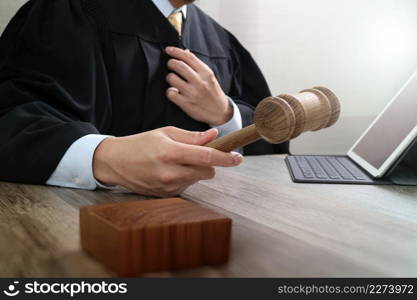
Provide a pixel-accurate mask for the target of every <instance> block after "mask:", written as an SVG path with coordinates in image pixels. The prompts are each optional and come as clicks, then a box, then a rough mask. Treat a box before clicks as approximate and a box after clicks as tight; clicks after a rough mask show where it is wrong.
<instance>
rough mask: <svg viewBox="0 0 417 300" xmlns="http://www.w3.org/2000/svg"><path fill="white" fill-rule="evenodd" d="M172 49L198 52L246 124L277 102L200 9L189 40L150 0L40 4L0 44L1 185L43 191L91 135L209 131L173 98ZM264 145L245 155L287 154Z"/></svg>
mask: <svg viewBox="0 0 417 300" xmlns="http://www.w3.org/2000/svg"><path fill="white" fill-rule="evenodd" d="M167 46H175V47H181V48H184V49H190V51H191V52H193V53H194V54H195V55H196V56H197V57H198V58H199V59H200V60H202V61H203V62H204V63H205V64H207V65H208V66H209V67H210V68H211V69H212V70H213V72H214V74H215V76H216V78H217V80H218V82H219V84H220V86H221V88H222V89H223V91H224V92H225V94H226V95H228V96H229V97H231V98H232V99H233V100H234V101H235V103H236V104H237V105H238V107H239V110H240V113H241V115H242V120H243V125H244V126H246V125H249V124H251V123H252V119H253V113H254V107H256V105H257V104H258V102H259V101H260V100H262V99H263V98H265V97H267V96H270V91H269V88H268V86H267V83H266V81H265V79H264V77H263V75H262V73H261V71H260V70H259V68H258V66H257V65H256V63H255V62H254V60H253V59H252V57H251V56H250V54H249V53H248V52H247V51H246V50H245V49H244V48H243V47H242V46H241V44H240V43H239V42H238V40H237V39H236V38H235V37H234V36H233V35H232V34H230V33H229V32H228V31H226V30H225V29H224V28H222V27H221V26H220V25H219V24H217V23H216V22H215V21H214V20H213V19H211V18H210V17H208V16H207V15H206V14H205V13H204V12H202V11H201V10H200V9H199V8H197V7H196V6H195V5H192V4H191V5H188V12H187V19H186V22H185V24H184V28H183V34H182V37H181V38H180V36H179V35H178V33H177V31H176V30H175V29H174V28H173V26H171V24H170V23H169V22H168V21H167V19H166V18H165V17H164V16H163V15H162V14H161V13H160V12H159V10H158V9H157V8H156V7H155V6H154V4H153V3H152V1H151V0H118V1H116V0H100V1H92V0H53V1H52V0H32V1H29V2H28V3H27V4H26V5H24V7H22V8H21V9H20V11H19V12H18V13H17V15H16V16H15V17H14V18H13V20H12V21H11V22H10V24H9V25H8V27H7V28H6V30H5V32H4V33H3V35H2V37H1V39H0V180H5V181H14V182H23V183H35V184H44V183H45V182H46V181H47V180H48V178H49V177H50V175H51V174H52V173H53V172H54V170H55V169H56V167H57V165H58V163H59V162H60V160H61V158H62V157H63V155H64V154H65V152H66V150H67V149H68V148H69V147H70V146H71V144H72V143H74V142H75V141H76V140H78V139H79V138H81V137H83V136H85V135H88V134H107V135H113V136H126V135H131V134H136V133H140V132H144V131H149V130H153V129H156V128H160V127H164V126H175V127H179V128H182V129H186V130H191V131H204V130H207V129H208V128H209V126H208V125H207V124H203V123H200V122H197V121H195V120H193V119H192V118H190V117H189V116H188V115H187V114H185V113H184V112H183V111H182V110H181V109H180V108H179V107H178V106H176V105H175V104H173V103H172V102H171V101H169V100H168V99H167V97H166V90H167V88H168V87H169V86H168V84H167V82H166V80H165V78H166V75H167V74H168V72H169V71H168V69H167V66H166V64H167V61H168V59H169V58H168V56H167V55H166V54H165V51H164V49H165V48H166V47H167ZM286 152H288V143H285V144H282V145H269V144H267V143H265V142H258V143H255V144H253V145H251V146H248V147H246V148H245V149H244V153H245V154H246V155H257V154H270V153H286Z"/></svg>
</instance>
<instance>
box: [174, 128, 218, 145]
mask: <svg viewBox="0 0 417 300" xmlns="http://www.w3.org/2000/svg"><path fill="white" fill-rule="evenodd" d="M167 134H168V136H169V137H170V138H171V139H173V140H174V141H176V142H179V143H183V144H189V145H196V146H203V145H206V144H208V143H210V142H211V141H213V140H214V139H216V137H217V135H218V134H219V132H218V131H217V129H215V128H213V129H210V130H207V131H204V132H198V131H187V130H183V129H179V128H174V127H169V128H167Z"/></svg>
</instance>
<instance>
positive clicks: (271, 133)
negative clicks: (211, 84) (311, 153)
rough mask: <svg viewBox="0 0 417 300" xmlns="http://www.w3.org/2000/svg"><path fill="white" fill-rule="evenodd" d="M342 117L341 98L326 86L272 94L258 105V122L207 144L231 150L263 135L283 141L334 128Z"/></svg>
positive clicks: (275, 140)
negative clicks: (292, 92) (309, 132)
mask: <svg viewBox="0 0 417 300" xmlns="http://www.w3.org/2000/svg"><path fill="white" fill-rule="evenodd" d="M339 116H340V102H339V99H338V98H337V96H336V95H335V94H334V93H333V92H332V91H331V90H329V89H327V88H325V87H315V88H313V89H308V90H304V91H302V92H300V93H299V94H296V95H288V94H283V95H279V96H278V97H269V98H266V99H264V100H262V102H260V103H259V105H258V106H257V108H256V110H255V124H253V125H250V126H248V127H246V128H243V129H241V130H239V131H236V132H233V133H231V134H229V135H226V136H223V137H221V138H219V139H217V140H214V141H213V142H211V143H209V144H207V145H206V146H207V147H210V148H214V149H217V150H220V151H224V152H230V151H233V150H235V149H238V148H241V147H244V146H247V145H249V144H251V143H254V142H256V141H257V140H259V139H261V138H262V139H264V140H265V141H267V142H269V143H271V144H280V143H283V142H286V141H289V140H291V139H294V138H296V137H298V136H299V135H300V134H301V133H303V132H305V131H317V130H320V129H323V128H328V127H331V126H332V125H334V124H335V123H336V122H337V120H338V119H339Z"/></svg>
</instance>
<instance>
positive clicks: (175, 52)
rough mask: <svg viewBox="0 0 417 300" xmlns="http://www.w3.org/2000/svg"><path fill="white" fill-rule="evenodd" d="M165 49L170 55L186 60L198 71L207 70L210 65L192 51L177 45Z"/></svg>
mask: <svg viewBox="0 0 417 300" xmlns="http://www.w3.org/2000/svg"><path fill="white" fill-rule="evenodd" d="M165 51H166V53H167V54H168V55H169V56H171V57H173V58H176V59H178V60H181V61H183V62H185V63H186V64H187V65H189V66H190V67H191V68H192V69H193V70H194V71H196V72H197V73H200V72H204V71H207V69H208V66H207V65H206V64H205V63H203V62H202V61H201V60H199V59H198V58H197V56H195V55H194V54H193V53H192V52H191V51H186V50H183V49H180V48H175V47H167V48H166V50H165Z"/></svg>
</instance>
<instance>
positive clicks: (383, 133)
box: [352, 76, 417, 169]
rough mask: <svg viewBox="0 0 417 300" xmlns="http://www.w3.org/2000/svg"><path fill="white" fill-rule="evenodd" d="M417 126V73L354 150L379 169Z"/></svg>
mask: <svg viewBox="0 0 417 300" xmlns="http://www.w3.org/2000/svg"><path fill="white" fill-rule="evenodd" d="M416 126H417V76H414V77H413V79H412V80H411V81H410V82H409V83H408V85H407V86H406V87H405V88H404V89H403V90H402V91H401V92H400V94H398V95H397V97H396V98H395V100H394V101H393V102H391V104H390V105H389V106H388V107H387V108H386V109H385V111H384V112H383V113H382V114H381V115H380V116H379V118H378V119H377V120H376V121H375V122H374V124H373V125H372V126H371V127H370V128H369V129H368V131H367V132H366V134H365V135H364V136H363V137H362V138H361V139H360V140H359V142H358V143H357V144H356V146H354V148H353V149H352V152H354V153H355V154H356V155H358V156H359V157H361V158H362V159H363V160H365V161H366V162H368V163H369V164H370V165H371V166H373V167H374V168H376V169H380V168H381V167H382V165H383V164H384V163H385V162H386V161H387V160H388V158H389V157H390V156H391V154H393V153H394V151H395V150H396V149H397V148H398V147H399V145H400V144H401V143H402V142H403V141H404V140H405V139H406V138H407V137H409V135H410V133H411V132H412V131H413V129H414V128H415V127H416Z"/></svg>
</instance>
